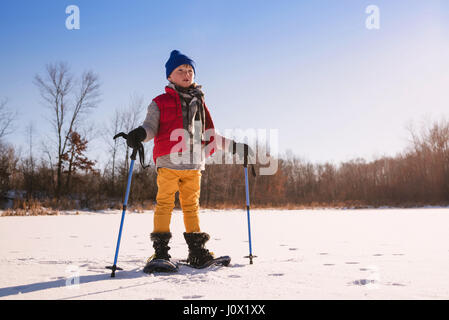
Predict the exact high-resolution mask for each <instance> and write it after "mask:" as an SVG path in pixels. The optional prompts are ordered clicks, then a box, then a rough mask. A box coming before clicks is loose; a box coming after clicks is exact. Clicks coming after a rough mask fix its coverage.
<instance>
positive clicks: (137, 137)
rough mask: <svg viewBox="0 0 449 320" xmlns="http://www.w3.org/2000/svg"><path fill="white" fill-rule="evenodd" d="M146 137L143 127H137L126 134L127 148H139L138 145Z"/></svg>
mask: <svg viewBox="0 0 449 320" xmlns="http://www.w3.org/2000/svg"><path fill="white" fill-rule="evenodd" d="M146 137H147V131H146V130H145V129H144V128H143V127H138V128H136V129H134V130H131V131H130V132H129V133H128V137H127V138H126V144H127V145H128V147H130V148H133V149H136V148H138V147H139V144H140V143H141V142H142V141H143V140H145V139H146Z"/></svg>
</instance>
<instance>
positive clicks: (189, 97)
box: [168, 82, 206, 140]
mask: <svg viewBox="0 0 449 320" xmlns="http://www.w3.org/2000/svg"><path fill="white" fill-rule="evenodd" d="M168 87H170V88H172V89H174V90H176V91H177V92H178V93H179V97H180V100H181V106H182V109H183V126H184V129H186V130H187V132H189V134H190V135H191V137H192V136H193V135H194V134H195V121H200V123H201V140H204V131H205V129H206V111H205V109H204V93H203V91H201V86H200V85H197V84H196V83H194V84H193V85H192V86H190V87H188V88H182V87H180V86H177V85H175V84H174V83H171V82H170V84H169V85H168ZM184 111H185V112H186V113H187V114H186V116H184V115H185V112H184Z"/></svg>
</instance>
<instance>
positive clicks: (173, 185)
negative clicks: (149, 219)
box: [153, 168, 201, 233]
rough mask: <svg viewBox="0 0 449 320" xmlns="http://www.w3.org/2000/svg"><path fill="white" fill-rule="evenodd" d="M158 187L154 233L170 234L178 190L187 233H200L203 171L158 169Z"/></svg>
mask: <svg viewBox="0 0 449 320" xmlns="http://www.w3.org/2000/svg"><path fill="white" fill-rule="evenodd" d="M157 187H158V191H157V196H156V202H157V204H156V209H155V210H154V229H153V232H155V233H156V232H170V220H171V214H172V211H173V208H174V207H175V194H176V192H177V191H178V190H179V200H180V202H181V208H182V212H183V214H184V226H185V228H186V232H188V233H190V232H200V221H199V217H198V213H199V208H200V187H201V171H200V170H174V169H169V168H158V170H157Z"/></svg>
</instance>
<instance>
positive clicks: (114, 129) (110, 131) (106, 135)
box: [102, 110, 123, 188]
mask: <svg viewBox="0 0 449 320" xmlns="http://www.w3.org/2000/svg"><path fill="white" fill-rule="evenodd" d="M122 126H123V121H122V117H121V113H120V112H119V111H118V110H115V113H114V115H113V117H111V118H110V122H109V123H108V124H107V125H105V127H104V129H103V132H102V137H103V140H104V142H105V143H106V145H107V146H108V152H109V154H110V155H111V158H112V159H111V161H112V168H111V179H112V188H114V184H115V167H116V160H117V153H118V150H119V140H117V139H113V137H114V136H115V135H116V134H117V133H119V132H120V131H122Z"/></svg>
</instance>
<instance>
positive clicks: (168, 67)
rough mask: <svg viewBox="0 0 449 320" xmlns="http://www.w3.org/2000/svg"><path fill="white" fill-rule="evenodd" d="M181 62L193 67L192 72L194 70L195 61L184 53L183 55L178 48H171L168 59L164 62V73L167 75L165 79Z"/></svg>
mask: <svg viewBox="0 0 449 320" xmlns="http://www.w3.org/2000/svg"><path fill="white" fill-rule="evenodd" d="M183 64H188V65H189V66H191V67H192V68H193V72H195V62H194V61H193V60H192V59H190V58H189V57H187V56H186V55H183V54H182V53H181V52H179V51H178V50H173V51H172V52H171V53H170V58H168V61H167V63H166V64H165V73H166V75H167V79H168V77H169V76H170V74H171V73H172V72H173V70H175V69H176V68H177V67H179V66H180V65H183ZM195 73H196V72H195Z"/></svg>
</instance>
